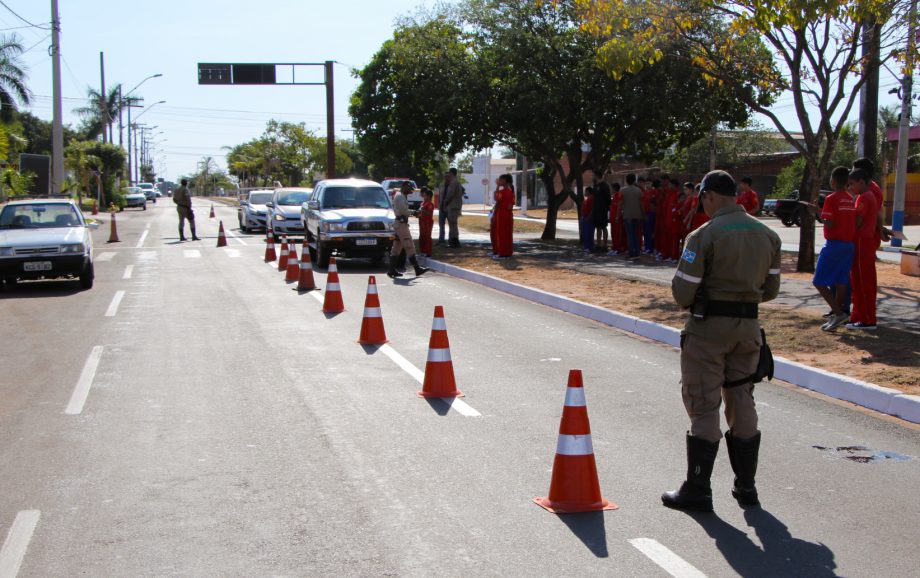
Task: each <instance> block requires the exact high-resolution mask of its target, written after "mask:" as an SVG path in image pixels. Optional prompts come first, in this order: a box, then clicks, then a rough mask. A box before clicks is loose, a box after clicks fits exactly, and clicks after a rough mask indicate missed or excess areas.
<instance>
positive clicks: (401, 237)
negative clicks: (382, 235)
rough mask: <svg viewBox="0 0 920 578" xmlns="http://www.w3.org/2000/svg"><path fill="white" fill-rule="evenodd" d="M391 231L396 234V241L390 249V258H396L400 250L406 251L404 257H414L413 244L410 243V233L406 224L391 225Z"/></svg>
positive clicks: (396, 223)
mask: <svg viewBox="0 0 920 578" xmlns="http://www.w3.org/2000/svg"><path fill="white" fill-rule="evenodd" d="M393 231H394V232H395V233H396V240H395V241H393V247H392V248H391V249H390V256H392V257H396V256H397V255H399V252H400V251H402V250H405V251H406V257H414V256H415V243H413V242H412V233H411V232H410V231H409V224H408V223H401V222H399V221H396V222H395V223H393Z"/></svg>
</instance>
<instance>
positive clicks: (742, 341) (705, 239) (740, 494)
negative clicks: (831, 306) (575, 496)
mask: <svg viewBox="0 0 920 578" xmlns="http://www.w3.org/2000/svg"><path fill="white" fill-rule="evenodd" d="M700 203H701V204H702V205H703V210H704V211H705V212H706V214H708V215H710V216H711V217H712V219H711V220H710V221H709V222H708V223H706V224H705V225H703V226H702V227H700V228H699V229H697V230H696V231H694V232H693V233H691V234H690V235H689V236H688V237H687V243H686V248H685V249H684V252H683V255H682V256H681V259H680V262H679V264H678V266H677V272H676V273H675V274H674V279H673V280H672V281H671V292H672V294H673V296H674V300H675V301H676V302H677V303H678V305H680V306H681V307H684V308H688V309H690V311H691V315H690V317H689V319H688V320H687V323H686V325H685V327H684V330H683V331H682V332H681V352H680V370H681V384H682V395H683V400H684V406H685V408H686V410H687V414H688V416H689V417H690V431H689V432H687V436H686V444H687V478H686V480H685V481H684V483H683V484H682V485H681V487H680V489H679V490H675V491H670V492H665V493H664V494H662V496H661V501H662V502H663V504H664V505H665V506H667V507H669V508H675V509H679V510H695V511H704V512H708V511H712V488H711V486H710V477H711V476H712V468H713V464H714V463H715V459H716V455H717V454H718V451H719V441H720V440H721V438H722V432H721V429H720V423H719V422H720V420H719V407H720V405H721V404H722V401H723V400H724V401H725V418H726V420H727V421H728V427H729V429H728V431H727V432H725V441H726V444H727V446H728V456H729V459H730V461H731V464H732V470H734V472H735V482H734V486H733V488H732V496H734V498H735V499H736V500H738V503H739V504H740V505H741V506H755V505H758V504H759V503H760V502H759V501H758V498H757V489H756V486H755V484H754V477H755V474H756V473H757V461H758V452H759V449H760V431H759V430H758V429H757V409H756V407H755V405H754V395H753V393H754V384H753V383H752V377H753V375H754V373H755V371H756V369H757V365H758V361H759V359H760V348H761V345H762V342H763V337H762V334H761V329H760V324H759V322H758V321H757V314H758V305H759V304H760V303H763V302H765V301H770V300H771V299H774V298H775V297H776V296H777V294H778V293H779V283H780V259H781V257H780V246H781V242H780V239H779V235H777V234H776V232H774V231H773V230H771V229H770V228H769V227H767V226H766V225H764V224H763V223H761V222H760V221H758V220H757V219H755V218H754V217H752V216H750V215H748V214H747V213H746V212H745V210H744V208H743V207H741V206H740V205H738V204H736V203H735V181H734V179H732V177H731V175H729V174H728V173H726V172H725V171H711V172H710V173H708V174H707V175H706V176H705V177H704V178H703V182H702V183H701V186H700ZM739 384H740V385H739Z"/></svg>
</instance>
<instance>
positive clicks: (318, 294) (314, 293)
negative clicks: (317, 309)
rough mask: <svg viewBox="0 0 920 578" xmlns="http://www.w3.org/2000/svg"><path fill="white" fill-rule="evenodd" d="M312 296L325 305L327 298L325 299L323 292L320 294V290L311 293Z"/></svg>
mask: <svg viewBox="0 0 920 578" xmlns="http://www.w3.org/2000/svg"><path fill="white" fill-rule="evenodd" d="M310 295H312V296H313V297H314V298H315V299H316V300H317V301H319V302H320V303H325V300H326V298H325V297H323V294H322V292H320V291H319V290H316V291H310Z"/></svg>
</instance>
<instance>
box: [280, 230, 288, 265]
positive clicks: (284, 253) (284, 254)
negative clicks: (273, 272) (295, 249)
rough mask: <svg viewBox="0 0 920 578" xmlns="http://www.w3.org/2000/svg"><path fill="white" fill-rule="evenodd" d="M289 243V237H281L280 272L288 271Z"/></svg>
mask: <svg viewBox="0 0 920 578" xmlns="http://www.w3.org/2000/svg"><path fill="white" fill-rule="evenodd" d="M289 257H290V255H288V242H287V236H286V235H285V236H284V237H281V256H280V257H278V270H279V271H285V270H287V263H288V258H289Z"/></svg>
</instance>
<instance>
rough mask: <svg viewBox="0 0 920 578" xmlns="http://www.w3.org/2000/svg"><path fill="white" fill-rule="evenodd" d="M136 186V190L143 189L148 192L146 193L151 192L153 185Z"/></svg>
mask: <svg viewBox="0 0 920 578" xmlns="http://www.w3.org/2000/svg"><path fill="white" fill-rule="evenodd" d="M137 186H138V188H140V189H145V190H148V191H152V190H153V185H151V184H150V183H141V184H139V185H137Z"/></svg>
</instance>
